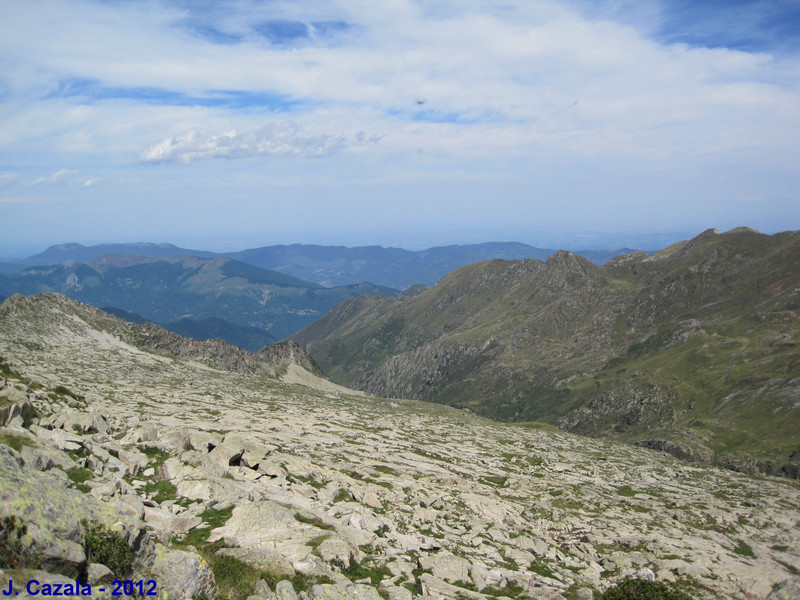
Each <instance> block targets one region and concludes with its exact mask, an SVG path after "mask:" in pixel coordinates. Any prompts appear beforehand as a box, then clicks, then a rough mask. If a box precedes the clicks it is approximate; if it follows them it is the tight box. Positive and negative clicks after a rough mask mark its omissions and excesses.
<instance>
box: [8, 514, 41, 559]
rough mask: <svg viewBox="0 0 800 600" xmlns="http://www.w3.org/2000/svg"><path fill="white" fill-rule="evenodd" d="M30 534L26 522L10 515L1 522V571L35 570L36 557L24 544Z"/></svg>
mask: <svg viewBox="0 0 800 600" xmlns="http://www.w3.org/2000/svg"><path fill="white" fill-rule="evenodd" d="M27 533H28V527H27V525H25V521H23V520H22V519H20V518H18V517H16V516H14V515H8V516H5V517H3V519H2V520H1V521H0V569H35V568H38V566H39V560H38V558H37V557H36V555H35V554H34V553H33V552H32V551H31V549H30V548H28V547H27V546H26V545H25V544H24V543H23V538H24V537H25V535H26V534H27Z"/></svg>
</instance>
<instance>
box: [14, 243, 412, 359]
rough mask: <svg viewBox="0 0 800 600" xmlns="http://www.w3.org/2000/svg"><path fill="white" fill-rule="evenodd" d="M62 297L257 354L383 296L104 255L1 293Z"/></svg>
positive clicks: (32, 271) (178, 260) (229, 268)
mask: <svg viewBox="0 0 800 600" xmlns="http://www.w3.org/2000/svg"><path fill="white" fill-rule="evenodd" d="M44 292H59V293H63V294H66V295H68V296H70V297H71V298H75V299H77V300H80V301H82V302H86V303H88V304H92V305H93V306H97V307H108V308H109V310H110V311H111V312H115V313H116V314H118V315H120V316H124V317H127V318H129V319H132V320H133V321H141V320H148V321H153V322H156V323H161V324H164V325H165V326H167V327H169V328H170V329H172V330H175V331H178V332H181V333H186V334H187V335H192V336H195V337H198V338H202V339H205V338H209V337H221V338H224V339H226V340H228V341H229V342H231V343H236V344H239V345H240V346H242V347H244V348H247V349H250V350H252V351H258V350H259V349H260V348H262V347H263V346H265V345H267V344H270V343H274V342H277V341H278V340H281V339H284V338H286V337H287V336H289V335H291V334H292V333H294V332H296V331H298V330H299V329H301V328H303V327H304V326H306V325H308V324H310V323H311V322H313V321H314V320H315V319H317V318H319V317H320V316H322V315H324V314H325V313H326V312H327V311H329V310H330V309H332V308H333V307H335V306H336V305H337V304H339V303H340V302H341V301H342V300H344V299H345V298H348V297H350V296H354V295H359V294H364V293H367V294H372V293H375V292H382V293H385V294H397V293H398V292H397V290H393V289H390V288H387V287H384V286H376V285H372V284H368V283H364V284H352V285H348V286H339V287H333V288H325V287H323V286H321V285H319V284H316V283H311V282H308V281H302V280H300V279H297V278H295V277H292V276H290V275H286V274H283V273H278V272H276V271H267V270H265V269H260V268H258V267H255V266H253V265H249V264H246V263H243V262H240V261H236V260H233V259H230V258H224V257H216V258H198V257H192V256H177V257H175V256H173V257H166V258H149V257H144V256H139V255H124V254H106V255H103V256H102V257H101V258H98V259H96V260H94V261H92V262H91V263H88V264H87V263H76V262H69V263H67V264H53V265H47V266H34V267H27V268H25V269H23V270H21V271H17V272H14V273H8V274H3V275H0V295H3V296H11V295H12V294H23V295H34V294H40V293H44Z"/></svg>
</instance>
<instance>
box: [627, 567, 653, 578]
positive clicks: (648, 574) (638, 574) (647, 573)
mask: <svg viewBox="0 0 800 600" xmlns="http://www.w3.org/2000/svg"><path fill="white" fill-rule="evenodd" d="M631 577H635V578H636V579H643V580H644V581H655V580H656V574H655V573H653V570H652V569H639V570H638V571H634V572H633V574H632V575H631Z"/></svg>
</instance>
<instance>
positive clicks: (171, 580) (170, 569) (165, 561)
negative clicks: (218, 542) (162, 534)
mask: <svg viewBox="0 0 800 600" xmlns="http://www.w3.org/2000/svg"><path fill="white" fill-rule="evenodd" d="M150 572H151V574H152V578H153V579H155V580H156V581H157V582H158V593H159V597H162V598H164V597H165V598H170V599H171V598H181V599H183V600H190V599H191V598H193V597H195V596H199V595H205V596H206V597H207V598H209V600H217V598H218V596H219V594H218V591H217V584H216V582H215V581H214V573H213V572H212V571H211V567H209V566H208V563H206V561H205V560H203V558H202V557H201V556H200V555H199V554H195V553H194V552H186V551H184V550H171V549H169V548H165V547H164V546H161V545H157V546H156V552H155V557H154V560H153V564H152V566H151V567H150Z"/></svg>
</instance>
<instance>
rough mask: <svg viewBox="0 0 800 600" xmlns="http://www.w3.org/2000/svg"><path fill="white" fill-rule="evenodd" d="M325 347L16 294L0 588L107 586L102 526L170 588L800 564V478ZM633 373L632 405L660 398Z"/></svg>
mask: <svg viewBox="0 0 800 600" xmlns="http://www.w3.org/2000/svg"><path fill="white" fill-rule="evenodd" d="M504 266H506V265H503V264H495V265H492V269H494V270H495V272H494V273H491V272H487V281H492V282H496V281H499V280H495V279H494V278H495V277H496V275H497V274H498V273H502V270H503V268H504ZM523 268H524V269H534V270H541V269H543V267H542V265H541V264H539V265H538V266H537V265H536V264H535V263H531V264H529V265H523ZM490 271H491V270H490ZM581 278H582V279H584V280H585V279H586V277H585V276H581ZM375 300H377V301H380V299H375ZM487 307H488V305H487ZM487 351H489V349H488V348H487V349H485V350H480V349H479V350H478V352H479V353H481V352H484V353H485V352H487ZM454 356H456V355H454ZM441 358H442V357H440V359H441ZM445 358H446V359H447V360H450V357H445ZM437 360H439V359H437ZM304 361H305V359H304V357H303V355H302V353H301V351H300V350H299V349H298V348H297V347H296V346H293V345H285V346H283V347H281V348H277V349H275V350H274V354H270V353H267V352H262V353H260V354H259V355H253V354H248V353H243V351H241V350H239V349H238V348H231V347H228V346H226V345H225V344H223V343H221V342H209V343H199V342H196V341H192V340H183V339H181V338H179V337H178V336H175V335H174V334H170V333H168V332H164V331H163V330H160V329H159V328H155V327H153V326H136V325H131V324H129V323H125V322H122V321H119V320H118V319H116V318H114V317H111V316H110V315H107V314H106V313H103V312H102V311H99V310H97V309H94V308H91V307H89V306H87V305H84V304H80V303H78V302H75V301H72V300H69V299H67V298H65V297H63V296H58V295H54V294H49V295H45V296H38V297H20V296H17V297H13V298H11V299H9V300H8V301H7V302H5V303H4V304H2V305H0V541H2V542H10V543H9V544H8V545H2V546H0V589H3V590H5V589H7V587H6V586H7V585H8V579H12V580H14V581H15V585H17V586H18V587H17V589H20V587H19V582H20V581H27V580H28V579H32V578H35V579H36V580H37V581H40V582H49V583H52V584H53V585H55V584H57V583H61V584H63V583H65V582H69V581H70V580H72V581H73V582H74V578H76V577H77V578H84V577H85V578H86V579H87V580H88V581H91V582H93V585H97V586H98V587H99V584H98V583H97V582H99V581H101V580H103V578H108V577H109V569H110V568H118V567H115V565H114V563H112V562H111V561H110V560H109V558H113V557H104V558H102V559H101V558H99V556H98V554H96V553H92V552H91V551H90V550H89V548H90V544H89V541H88V539H89V537H90V534H91V533H92V532H93V531H95V530H94V529H93V528H94V527H95V526H100V527H102V528H103V530H104V531H105V529H110V530H111V531H113V532H116V537H117V539H118V541H120V540H121V541H122V542H123V543H124V545H125V546H126V547H128V548H130V552H131V553H132V554H131V560H132V564H131V568H132V569H133V572H132V573H130V574H126V575H120V574H119V573H111V574H110V575H111V577H115V576H117V577H118V576H122V577H127V578H130V579H131V580H139V579H141V580H144V581H147V580H150V579H153V580H154V581H156V582H157V589H156V591H157V593H158V597H160V598H161V599H162V600H165V599H166V600H168V599H169V598H174V597H183V596H187V597H207V598H209V599H214V598H220V599H228V600H239V599H241V600H245V599H246V598H248V597H250V598H253V597H255V598H274V595H276V596H277V597H279V598H291V597H293V594H294V593H295V592H298V591H302V592H304V593H305V597H306V598H308V600H326V599H327V600H330V598H337V599H340V600H380V599H381V598H385V597H388V598H389V600H426V599H429V598H431V597H436V598H446V599H448V600H464V598H465V597H466V598H469V599H470V600H490V599H491V598H494V597H498V596H505V597H508V598H512V599H519V600H523V599H534V598H549V599H557V598H565V599H567V600H575V599H579V598H588V597H590V596H591V595H592V594H593V593H598V594H599V593H600V592H602V591H603V590H606V589H608V588H609V587H611V586H613V585H615V584H618V583H619V582H621V581H622V580H624V579H625V578H626V577H629V576H634V577H648V578H652V577H655V578H656V579H658V580H659V581H660V582H662V583H675V584H676V585H678V586H679V587H680V589H681V590H684V591H688V592H691V594H692V596H694V597H696V598H735V599H737V600H745V598H753V597H755V598H764V597H766V596H767V594H768V593H769V592H770V590H771V589H772V586H773V585H774V584H776V583H778V582H781V581H784V580H786V579H787V578H788V577H790V576H791V574H792V573H793V572H796V569H797V568H798V567H800V536H798V535H796V533H797V527H798V523H800V490H799V489H798V488H797V486H796V485H795V483H794V482H791V481H788V480H785V479H783V480H780V479H777V478H770V477H764V476H759V477H751V476H748V475H745V474H742V473H734V472H730V471H724V470H721V469H717V468H713V467H710V466H698V465H687V464H685V463H682V462H680V461H678V460H676V459H674V458H673V457H671V456H668V455H665V454H664V453H662V452H654V451H652V450H648V449H644V448H637V447H635V446H632V445H623V444H618V443H615V442H611V441H608V440H600V439H591V438H583V437H579V436H576V435H574V434H570V433H565V432H563V431H559V430H557V429H556V428H554V427H552V426H548V425H545V424H542V423H526V424H509V423H501V422H497V421H492V420H489V419H484V418H481V417H479V416H476V415H474V414H469V413H467V412H465V411H460V410H455V409H453V408H451V407H447V406H443V405H441V404H434V403H425V402H418V401H413V400H405V399H397V400H387V399H383V398H377V397H373V396H369V395H366V394H364V393H361V392H356V391H352V390H348V389H345V388H342V387H340V386H337V385H335V384H334V383H331V382H330V381H327V380H324V379H321V378H319V377H318V376H316V375H315V374H314V373H312V372H310V371H309V370H307V369H306V368H304V367H303V366H302V365H303V364H305V363H304ZM509 380H510V381H511V380H512V379H511V376H509ZM626 394H628V395H634V394H636V396H635V397H636V399H637V403H632V404H631V411H632V412H631V422H634V421H635V417H636V415H639V417H638V418H645V417H646V416H647V415H650V414H651V413H652V412H653V411H654V410H655V409H656V408H657V407H658V406H660V403H659V402H658V401H654V400H653V397H654V392H653V391H652V390H650V389H648V388H647V387H642V388H641V389H639V390H638V391H637V390H634V389H631V390H629V391H628V390H626ZM611 404H613V402H612V399H611V397H610V396H609V398H608V399H607V400H606V401H603V402H602V406H604V407H608V406H609V405H611ZM639 404H641V405H642V406H645V407H646V410H641V411H639V412H636V410H634V409H635V408H636V406H638V405H639ZM590 408H592V407H590ZM592 412H593V414H598V415H600V414H602V413H601V411H600V408H599V407H594V408H592ZM653 447H654V448H656V447H658V445H657V444H653ZM12 518H13V521H12V520H11V519H12ZM23 527H25V528H26V531H27V533H26V534H20V532H21V531H22V528H23ZM18 534H19V535H18ZM9 549H10V552H9ZM104 560H105V561H106V562H107V563H108V564H105V563H103V561H104ZM11 563H13V564H11ZM262 580H263V581H262ZM273 590H274V591H273ZM108 591H110V589H109V590H108ZM273 594H274V595H273ZM107 596H109V594H108V593H107V594H105V595H96V596H94V597H99V598H104V597H107ZM20 597H25V596H24V595H20Z"/></svg>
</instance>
